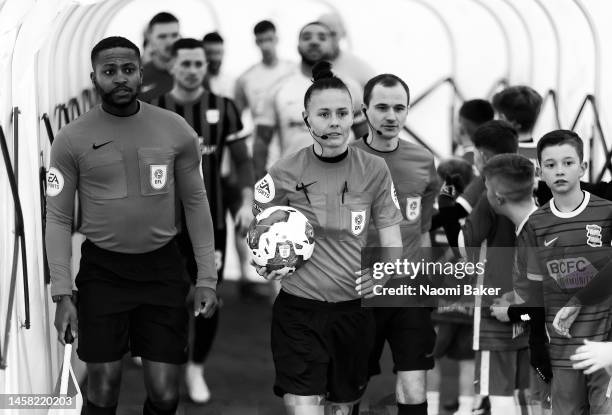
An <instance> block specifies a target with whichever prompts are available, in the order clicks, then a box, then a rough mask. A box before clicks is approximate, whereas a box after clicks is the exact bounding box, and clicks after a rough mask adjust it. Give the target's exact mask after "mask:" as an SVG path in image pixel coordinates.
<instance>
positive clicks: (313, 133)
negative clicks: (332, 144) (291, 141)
mask: <svg viewBox="0 0 612 415" xmlns="http://www.w3.org/2000/svg"><path fill="white" fill-rule="evenodd" d="M304 124H306V127H308V131H310V134H312V135H313V136H314V137H317V138H320V139H321V140H327V139H328V138H329V137H328V136H327V135H325V134H321V135H318V134H316V133H315V132H314V131H313V130H312V127H311V126H310V124H309V123H308V117H304Z"/></svg>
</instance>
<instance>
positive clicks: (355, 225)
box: [351, 210, 366, 236]
mask: <svg viewBox="0 0 612 415" xmlns="http://www.w3.org/2000/svg"><path fill="white" fill-rule="evenodd" d="M365 223H366V211H365V210H357V211H353V210H351V232H352V233H353V235H355V236H357V235H360V234H361V232H363V229H364V228H365Z"/></svg>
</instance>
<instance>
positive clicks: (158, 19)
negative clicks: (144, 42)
mask: <svg viewBox="0 0 612 415" xmlns="http://www.w3.org/2000/svg"><path fill="white" fill-rule="evenodd" d="M178 22H179V21H178V19H177V18H176V16H175V15H173V14H172V13H168V12H160V13H157V14H156V15H155V16H153V17H152V18H151V20H149V25H148V27H147V30H148V31H151V29H153V26H155V25H156V24H158V23H159V24H163V23H178Z"/></svg>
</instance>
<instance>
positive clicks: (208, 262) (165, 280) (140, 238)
mask: <svg viewBox="0 0 612 415" xmlns="http://www.w3.org/2000/svg"><path fill="white" fill-rule="evenodd" d="M91 61H92V66H93V72H92V73H91V80H92V82H93V84H94V86H95V88H96V90H97V91H98V93H99V95H100V97H101V100H102V104H101V105H99V106H97V107H94V108H93V109H92V110H91V111H89V112H88V113H86V114H84V115H83V116H82V117H80V118H79V119H77V120H76V121H74V122H73V123H71V124H70V125H68V126H66V127H64V129H62V130H61V131H60V133H59V134H58V136H57V138H56V140H55V141H54V143H53V146H52V148H51V165H50V169H49V173H48V177H47V190H48V191H47V194H48V197H47V255H48V258H49V267H50V270H51V294H52V296H53V301H54V302H56V303H57V309H56V312H55V327H56V329H57V330H58V335H59V338H60V341H62V342H63V340H62V339H63V337H64V332H65V330H66V328H67V326H68V324H70V328H71V330H72V331H73V332H74V334H76V332H77V331H78V335H79V346H78V350H77V353H78V355H79V357H80V358H81V360H83V361H85V362H86V363H87V371H88V379H87V413H88V414H114V413H115V412H116V408H117V401H118V397H119V384H120V380H121V359H122V356H123V355H124V354H125V353H126V352H127V351H128V349H131V352H132V355H133V356H141V357H142V361H143V370H144V380H145V385H146V389H147V395H148V396H147V399H146V401H145V404H144V409H143V413H144V414H151V415H152V414H156V415H159V414H168V415H169V414H174V413H175V411H176V408H177V406H178V398H179V374H180V365H181V364H183V363H185V361H186V358H187V353H186V350H187V321H188V314H187V308H186V306H185V300H186V296H187V293H188V290H189V281H187V279H186V278H185V277H184V265H183V261H182V257H181V255H180V253H179V251H178V248H177V245H176V243H175V241H174V238H175V235H176V232H177V230H176V226H175V193H176V194H177V195H178V197H179V198H180V200H181V202H182V203H183V206H184V209H185V215H186V223H187V227H188V228H189V234H190V236H191V241H192V245H193V250H194V255H195V258H196V262H197V266H198V277H197V283H196V290H195V304H196V306H195V307H194V312H195V314H196V315H198V314H204V315H205V316H211V315H212V314H213V313H214V311H215V308H216V305H217V296H216V293H215V289H216V285H217V274H216V270H215V265H214V240H213V237H212V235H213V231H212V220H211V216H210V209H209V205H208V201H207V198H206V191H205V188H204V184H203V182H202V179H201V177H200V173H199V166H200V155H199V150H198V142H197V138H196V134H195V132H194V131H193V129H192V128H191V127H189V125H188V124H187V123H186V122H185V120H184V119H183V118H182V117H180V116H179V115H177V114H174V113H172V112H170V111H166V110H163V109H160V108H157V107H154V106H151V105H148V104H146V103H143V102H141V101H139V100H137V99H136V97H137V94H138V92H139V89H140V86H141V83H142V66H141V61H140V52H139V50H138V47H136V45H134V44H133V43H132V42H130V41H129V40H127V39H125V38H122V37H109V38H106V39H103V40H101V41H100V42H99V43H98V44H97V45H96V46H95V47H94V48H93V50H92V52H91ZM77 190H78V191H79V199H80V203H81V212H82V218H83V219H82V224H81V226H80V228H79V232H81V233H82V234H84V235H85V236H86V237H87V240H86V241H85V242H84V243H83V246H82V257H81V264H80V270H79V273H78V275H77V278H76V286H77V288H78V290H79V301H78V306H77V308H75V306H74V305H73V303H72V301H71V293H72V281H71V275H70V256H71V241H70V236H71V226H72V222H73V220H74V217H73V208H74V195H75V191H77ZM77 317H78V318H77ZM77 322H78V329H77Z"/></svg>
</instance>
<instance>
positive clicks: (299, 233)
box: [247, 206, 315, 276]
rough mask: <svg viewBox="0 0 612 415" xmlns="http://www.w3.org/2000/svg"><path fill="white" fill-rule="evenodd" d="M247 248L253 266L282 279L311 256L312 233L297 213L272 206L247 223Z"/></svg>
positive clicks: (307, 223) (290, 208)
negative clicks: (260, 267)
mask: <svg viewBox="0 0 612 415" xmlns="http://www.w3.org/2000/svg"><path fill="white" fill-rule="evenodd" d="M247 244H248V246H249V250H250V252H251V257H252V259H253V261H254V262H255V264H257V265H259V266H265V267H267V269H268V270H269V271H279V272H280V273H281V274H282V275H283V276H286V275H288V274H290V273H292V272H294V271H295V270H296V269H298V268H299V267H300V266H301V265H302V264H303V263H304V262H306V261H308V259H309V258H310V257H311V256H312V252H313V251H314V247H315V240H314V229H313V227H312V225H311V224H310V222H308V219H307V218H306V216H304V215H303V214H302V213H301V212H300V211H298V210H297V209H295V208H292V207H289V206H272V207H269V208H267V209H265V210H264V211H262V212H261V213H260V214H258V215H257V216H256V217H255V219H253V222H251V225H250V226H249V232H248V234H247Z"/></svg>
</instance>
